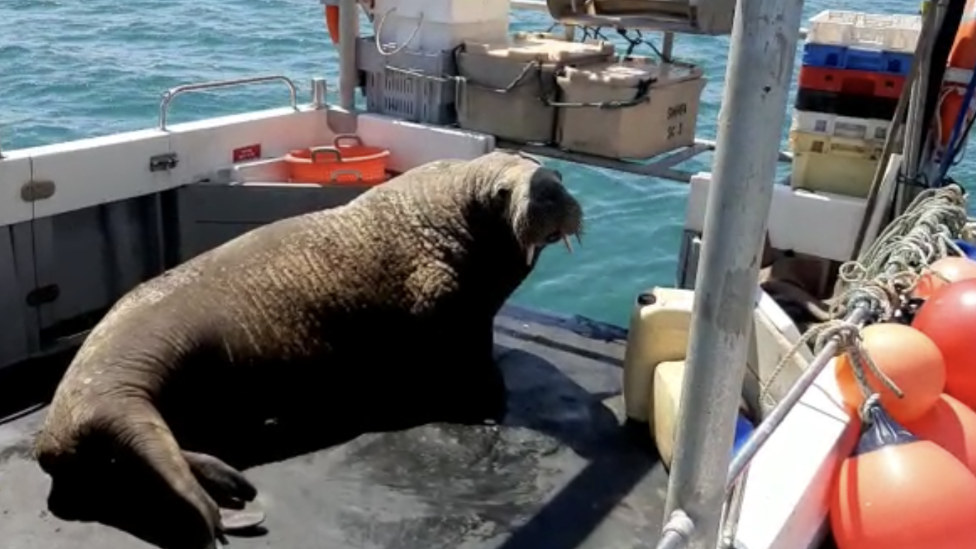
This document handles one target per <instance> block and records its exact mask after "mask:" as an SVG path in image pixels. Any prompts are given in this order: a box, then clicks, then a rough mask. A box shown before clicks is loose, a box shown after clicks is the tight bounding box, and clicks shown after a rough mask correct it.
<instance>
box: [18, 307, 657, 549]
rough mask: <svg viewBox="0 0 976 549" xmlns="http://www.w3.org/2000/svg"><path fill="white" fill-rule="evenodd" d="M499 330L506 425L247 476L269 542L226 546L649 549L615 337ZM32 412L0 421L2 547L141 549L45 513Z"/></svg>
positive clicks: (645, 466)
mask: <svg viewBox="0 0 976 549" xmlns="http://www.w3.org/2000/svg"><path fill="white" fill-rule="evenodd" d="M496 326H497V327H496V343H497V357H498V360H499V362H500V364H501V366H502V368H503V370H504V372H505V376H506V384H507V386H508V388H509V393H510V396H509V415H508V418H507V419H506V421H505V424H504V425H501V426H497V427H491V426H477V427H475V426H451V425H428V426H423V427H418V428H414V429H410V430H407V431H400V432H392V433H380V434H370V435H364V436H361V437H359V438H357V439H355V440H353V441H352V442H349V443H347V444H344V445H342V446H338V447H333V448H331V449H328V450H322V451H319V452H317V453H313V454H307V455H303V456H300V457H296V458H293V459H289V460H286V461H281V462H278V463H272V464H268V465H263V466H260V467H256V468H253V469H250V470H248V471H247V475H248V476H249V478H251V479H252V480H253V481H254V483H255V484H256V485H257V486H258V488H259V489H260V490H261V492H262V493H261V495H260V496H259V502H260V504H261V505H262V506H263V507H264V508H265V509H266V511H267V516H268V518H267V521H266V522H265V526H266V528H267V531H266V532H265V533H263V534H262V535H258V536H255V537H250V538H240V537H235V538H231V539H230V544H231V547H234V548H239V549H250V548H257V547H262V548H264V547H273V548H274V549H310V548H320V549H331V548H336V549H380V548H383V549H386V548H389V549H394V548H396V549H413V548H416V549H438V548H444V549H447V548H451V549H460V548H463V549H482V548H484V549H488V548H499V549H501V548H504V549H569V548H577V547H579V548H594V549H596V548H600V549H615V548H626V549H630V548H638V547H653V546H654V544H655V543H656V540H657V537H658V533H659V531H660V526H661V517H662V513H663V503H664V496H665V491H666V488H667V476H666V474H665V472H664V470H663V468H662V466H661V465H660V464H659V463H658V461H657V457H656V456H655V455H654V454H653V451H651V450H648V449H647V447H646V446H645V445H641V444H640V443H639V442H638V441H637V440H636V439H637V438H639V437H635V436H634V435H633V434H630V435H628V434H627V433H625V430H624V429H623V428H622V427H621V417H622V414H621V412H620V409H621V408H622V406H621V405H622V401H621V397H620V392H621V378H622V369H621V368H622V358H623V349H624V341H623V339H622V338H623V337H624V334H623V333H622V331H621V330H619V329H615V328H612V327H609V326H606V325H602V324H598V323H593V322H589V321H585V320H582V319H556V318H553V317H546V316H542V315H538V314H535V313H529V312H527V311H524V310H519V309H509V310H507V312H506V314H505V315H503V316H501V317H499V320H498V323H497V325H496ZM8 387H9V385H8ZM2 392H4V393H6V391H2ZM42 414H43V411H38V412H35V413H33V414H29V415H26V416H24V417H21V418H19V419H16V420H13V421H11V422H9V423H6V424H4V425H0V540H2V542H0V545H2V546H3V547H4V549H75V548H88V547H91V548H97V549H130V548H131V549H139V548H148V547H152V546H151V545H149V544H147V543H146V542H144V541H141V540H139V539H137V538H136V537H134V536H132V535H129V534H126V533H123V532H121V531H119V530H116V529H114V528H111V527H107V526H103V525H100V524H94V523H81V522H65V521H62V520H60V519H57V518H55V517H53V516H52V515H51V514H50V513H49V512H48V511H47V505H46V497H47V492H48V488H49V481H48V478H47V477H46V476H45V475H44V474H43V473H42V472H41V470H40V468H39V467H38V466H37V465H36V463H33V462H32V461H30V458H29V447H30V446H29V445H30V441H31V439H32V435H33V433H34V432H35V430H36V429H37V427H38V426H39V424H40V420H41V418H42V417H43V415H42ZM160 520H163V518H162V517H160Z"/></svg>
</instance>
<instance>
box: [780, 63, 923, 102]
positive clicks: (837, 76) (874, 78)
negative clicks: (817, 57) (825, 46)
mask: <svg viewBox="0 0 976 549" xmlns="http://www.w3.org/2000/svg"><path fill="white" fill-rule="evenodd" d="M799 84H800V87H801V88H806V89H810V90H818V91H825V92H833V93H842V94H845V95H862V96H864V95H867V96H872V97H887V98H892V99H897V98H898V97H900V96H901V90H902V89H903V88H904V87H905V77H904V76H898V75H894V74H887V73H879V72H870V71H855V70H849V69H826V68H823V67H811V66H809V65H804V66H802V67H800V82H799Z"/></svg>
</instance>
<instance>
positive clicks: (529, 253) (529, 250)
mask: <svg viewBox="0 0 976 549" xmlns="http://www.w3.org/2000/svg"><path fill="white" fill-rule="evenodd" d="M534 258H535V246H534V245H532V244H529V245H528V246H527V247H526V248H525V264H526V265H529V266H530V267H531V266H532V259H534Z"/></svg>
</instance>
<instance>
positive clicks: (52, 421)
mask: <svg viewBox="0 0 976 549" xmlns="http://www.w3.org/2000/svg"><path fill="white" fill-rule="evenodd" d="M581 230H582V211H581V209H580V206H579V204H578V203H577V202H576V201H575V199H573V198H572V197H571V196H570V195H569V194H568V192H567V191H566V190H565V189H564V188H563V186H562V185H561V178H560V176H559V174H558V173H557V172H553V171H551V170H548V169H545V168H543V167H540V166H538V165H537V164H536V163H534V162H532V161H530V160H527V159H525V158H522V157H520V156H516V155H512V154H506V153H492V154H489V155H486V156H484V157H481V158H479V159H476V160H474V161H469V162H468V161H442V162H434V163H431V164H428V165H425V166H421V167H419V168H417V169H415V170H412V171H409V172H407V173H405V174H403V175H402V176H400V177H398V178H396V179H394V180H393V181H391V182H389V183H387V184H385V185H383V186H380V187H377V188H375V189H372V190H370V191H368V192H366V193H364V194H363V195H362V196H360V197H359V198H357V199H355V200H354V201H352V202H350V203H349V204H347V205H345V206H342V207H339V208H335V209H332V210H326V211H321V212H315V213H311V214H306V215H302V216H298V217H293V218H289V219H285V220H281V221H278V222H276V223H273V224H270V225H267V226H264V227H261V228H258V229H255V230H253V231H251V232H249V233H247V234H245V235H242V236H241V237H238V238H236V239H234V240H232V241H230V242H228V243H226V244H224V245H222V246H220V247H218V248H215V249H213V250H211V251H209V252H207V253H204V254H202V255H200V256H198V257H196V258H194V259H192V260H190V261H188V262H187V263H185V264H183V265H180V266H178V267H176V268H174V269H172V270H171V271H168V272H167V273H164V274H163V275H161V276H159V277H157V278H155V279H153V280H150V281H148V282H145V283H143V284H141V285H140V286H138V287H136V288H135V289H134V290H132V291H131V292H130V293H129V294H127V295H126V296H124V297H123V298H122V299H121V300H120V301H119V302H118V303H117V304H116V305H115V306H114V307H113V308H112V310H111V311H109V313H108V314H107V315H106V316H105V318H104V319H103V320H102V321H101V322H100V323H99V324H98V325H97V326H96V327H95V329H94V330H93V331H92V333H91V335H90V336H89V337H88V338H87V340H86V341H85V343H84V345H83V346H82V348H81V349H80V350H79V352H78V354H77V356H76V357H75V359H74V361H73V362H72V364H71V365H70V366H69V368H68V370H67V372H66V373H65V375H64V378H63V379H62V381H61V384H60V385H59V386H58V389H57V391H56V394H55V396H54V399H53V401H52V404H51V407H50V410H49V412H48V416H47V418H46V421H45V424H44V426H43V428H42V430H41V432H40V433H39V435H38V438H37V440H36V446H35V454H36V457H37V459H38V463H39V464H40V466H41V467H42V468H43V469H44V470H45V471H46V472H47V473H48V474H49V475H50V476H51V477H52V479H53V481H54V485H55V486H57V484H58V482H66V483H70V482H71V480H72V479H73V478H78V477H81V476H84V475H86V474H88V473H90V471H91V468H90V465H91V464H92V463H94V462H98V461H104V460H107V459H131V460H134V461H136V462H138V463H140V464H143V465H145V466H146V467H147V468H148V469H150V470H151V471H152V472H153V473H155V475H156V476H157V477H158V478H159V479H161V480H162V481H163V482H164V483H165V484H166V485H167V486H168V487H169V488H170V489H171V490H172V491H173V492H174V493H175V494H176V495H177V496H178V497H179V498H180V499H181V501H183V502H184V503H185V504H186V505H188V506H189V507H190V508H192V510H193V511H194V513H193V514H195V515H198V516H199V521H198V523H197V524H194V525H189V524H188V525H181V527H183V528H186V529H187V531H188V532H189V534H188V543H187V547H188V548H190V546H192V547H204V546H209V545H211V544H212V543H213V540H214V538H215V535H218V534H219V531H220V528H221V525H220V515H219V507H231V508H233V507H240V506H241V505H243V502H246V501H249V500H251V499H253V498H254V497H255V496H256V494H257V490H256V489H255V487H254V486H252V485H251V484H250V483H249V482H248V481H247V479H246V478H244V476H243V475H242V474H241V473H240V472H238V471H237V470H236V469H234V468H232V467H231V466H229V465H227V464H226V463H224V462H222V461H221V460H220V459H218V458H216V457H213V456H211V455H209V454H207V453H205V452H199V451H198V450H200V449H201V448H204V449H205V446H206V445H205V442H206V438H207V433H210V434H213V433H216V432H218V431H222V430H227V429H230V430H231V431H233V429H237V431H233V432H234V433H236V434H240V435H246V433H247V432H248V429H251V428H254V427H255V426H257V425H259V424H260V423H261V422H262V421H264V420H265V419H266V418H267V417H269V416H273V417H280V418H288V417H289V416H292V417H297V416H301V415H302V414H309V413H311V412H312V411H314V410H315V408H314V407H313V404H312V403H314V402H319V401H322V402H326V401H329V399H335V398H338V397H341V396H343V395H345V394H346V393H348V392H349V391H350V387H358V388H359V390H361V391H362V392H363V393H364V394H363V399H364V400H366V399H373V400H381V401H385V402H387V406H392V407H396V406H404V407H410V406H415V407H416V406H419V407H423V406H429V407H431V408H432V413H433V408H434V407H436V406H437V405H445V401H448V400H451V399H454V400H456V401H457V402H451V403H450V404H452V405H453V404H457V405H460V404H462V403H463V404H465V405H466V409H470V410H471V412H470V413H471V414H472V415H474V416H482V417H487V416H490V415H495V414H498V413H503V408H501V409H499V406H502V407H503V406H504V404H503V402H504V383H503V381H502V379H501V377H500V373H499V372H498V371H497V369H496V368H495V366H494V364H493V362H492V343H493V342H492V321H493V318H494V316H495V314H496V313H497V312H498V310H499V309H500V307H501V306H502V305H503V303H504V302H505V300H506V299H507V298H508V297H509V296H510V295H511V294H512V292H514V290H515V289H516V288H517V287H518V286H519V284H521V282H522V281H523V280H524V278H525V277H526V276H527V275H528V274H529V273H530V271H531V269H532V268H533V266H534V264H535V261H536V260H537V259H538V252H539V250H541V249H542V248H544V247H545V246H546V245H548V244H551V243H553V242H556V241H558V240H560V239H565V237H566V236H569V235H576V236H577V237H578V236H579V234H580V233H581ZM567 245H568V244H567ZM438 379H439V380H441V384H442V385H449V384H454V385H455V386H456V387H457V386H458V385H460V384H463V385H461V386H462V387H470V388H472V389H471V390H469V391H464V390H458V391H457V392H456V394H455V395H454V396H452V395H451V394H440V393H439V394H438V395H436V397H437V398H436V399H430V398H418V397H417V396H416V395H410V394H406V392H407V389H408V388H410V387H419V386H421V385H422V384H424V383H428V382H433V381H434V380H438ZM499 392H500V393H501V396H499ZM316 395H318V397H319V400H318V401H316ZM427 396H434V395H427ZM347 398H349V399H352V398H354V397H352V396H348V395H347ZM327 405H328V404H324V405H323V406H327ZM374 413H382V412H374ZM387 413H396V410H388V411H387ZM320 419H321V418H320ZM232 424H233V425H234V427H233V428H230V427H228V426H229V425H232ZM201 432H202V433H204V434H203V435H202V437H200V438H194V435H193V434H194V433H197V434H199V433H201ZM53 489H54V488H52V491H53ZM52 493H53V492H52Z"/></svg>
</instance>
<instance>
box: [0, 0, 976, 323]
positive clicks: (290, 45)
mask: <svg viewBox="0 0 976 549" xmlns="http://www.w3.org/2000/svg"><path fill="white" fill-rule="evenodd" d="M827 8H836V9H850V10H866V11H883V12H887V13H914V12H915V11H916V10H917V8H918V3H917V2H915V1H907V0H893V1H892V2H891V3H876V2H875V3H871V2H867V1H865V0H851V1H849V2H846V3H843V2H830V1H824V0H815V1H810V2H807V5H806V8H805V10H804V22H806V20H807V19H808V18H809V17H810V16H812V15H815V14H816V13H818V12H819V11H821V10H823V9H827ZM513 18H514V19H513V21H514V29H515V30H545V29H546V28H547V27H548V26H549V23H550V21H549V19H548V16H547V15H546V14H543V13H531V12H524V11H523V12H515V13H514V15H513ZM647 34H648V36H650V37H653V38H657V36H656V35H654V34H653V33H647ZM615 35H616V33H615V32H613V31H612V30H611V31H609V32H607V36H608V37H612V38H615V39H616V36H615ZM615 41H616V42H617V43H618V44H619V45H620V46H621V47H623V46H624V45H625V43H624V42H622V41H621V40H619V39H616V40H615ZM728 44H729V40H728V38H727V37H716V38H713V37H693V36H678V37H677V40H676V46H675V48H676V49H675V53H676V56H677V57H678V58H680V59H684V60H688V61H691V62H694V63H698V64H700V65H702V66H703V67H704V69H705V73H706V77H707V78H708V85H707V86H706V88H705V91H704V93H703V94H702V107H701V112H700V115H699V125H698V128H699V136H700V137H702V138H708V139H714V138H715V120H716V118H717V116H718V107H719V103H720V101H721V98H722V84H723V80H724V78H725V59H726V56H727V54H728ZM638 53H642V54H652V53H651V50H650V49H643V50H638ZM337 62H338V58H337V54H336V50H335V48H334V47H333V45H332V43H331V42H330V40H329V38H328V36H327V34H326V32H325V26H324V23H323V18H322V7H321V6H320V5H319V3H318V1H317V0H168V1H166V2H159V1H156V0H86V1H85V2H76V1H72V0H3V1H2V2H0V146H2V148H4V149H13V148H22V147H31V146H35V145H44V144H50V143H57V142H61V141H66V140H72V139H80V138H85V137H94V136H99V135H106V134H111V133H116V132H123V131H129V130H136V129H142V128H148V127H152V126H154V125H155V124H156V121H157V116H158V107H159V99H160V94H161V93H162V92H163V90H165V89H167V88H170V87H173V86H177V85H180V84H188V83H194V82H204V81H208V80H220V79H228V78H240V77H246V76H255V75H265V74H284V75H286V76H289V77H291V78H292V79H294V80H295V81H296V82H299V83H304V82H308V80H309V78H311V77H313V76H324V77H326V78H327V79H329V81H330V84H331V85H332V87H333V89H334V88H335V87H336V82H337V81H338V80H337V79H338V65H337ZM796 64H797V67H798V66H799V60H797V63H796ZM794 87H795V86H794ZM332 99H334V95H333V96H332ZM287 100H288V96H287V93H286V91H285V90H284V88H283V87H282V86H281V85H280V83H277V84H276V83H272V84H267V85H262V86H252V87H245V88H238V89H227V90H218V91H215V92H204V93H196V94H187V95H184V96H181V97H180V98H178V99H177V100H176V101H174V102H173V104H172V106H171V110H170V112H171V115H170V122H171V123H178V122H185V121H190V120H197V119H201V118H207V117H214V116H221V115H226V114H233V113H240V112H245V111H249V110H255V109H264V108H271V107H278V106H284V105H286V104H287ZM789 101H790V104H792V101H793V97H792V94H791V96H790V99H789ZM788 124H789V119H788V118H787V121H786V125H785V126H784V128H783V137H784V147H785V137H786V133H787V126H788ZM743 137H744V138H748V137H747V136H743ZM711 161H712V156H711V155H710V154H706V155H702V156H700V157H699V158H697V159H696V160H694V161H691V162H688V163H686V164H684V165H683V166H682V168H683V169H686V170H689V171H691V172H697V171H701V170H704V171H707V170H709V168H710V165H711ZM552 164H553V165H555V166H556V167H557V168H558V169H559V170H560V171H562V172H563V174H564V175H565V177H566V182H567V184H568V185H569V187H570V188H571V189H572V191H573V192H574V193H575V194H576V195H577V196H578V197H579V199H580V200H581V202H582V203H583V206H584V208H585V210H586V234H585V236H584V239H583V246H582V247H581V248H579V247H578V249H577V251H576V253H574V254H573V255H572V256H570V255H569V254H568V253H567V252H566V251H565V249H564V248H563V247H562V246H554V247H552V249H549V250H546V251H545V252H544V253H543V255H542V259H541V261H540V263H539V266H538V268H537V270H536V272H535V273H534V274H533V275H532V277H531V278H530V280H529V281H527V282H526V284H525V285H524V286H523V287H522V288H521V289H520V290H519V292H518V293H517V295H516V296H515V301H516V302H517V303H519V304H522V305H528V306H533V307H540V308H544V309H548V310H551V311H556V312H560V313H565V314H580V315H584V316H589V317H592V318H595V319H599V320H605V321H610V322H614V323H618V324H623V323H626V321H627V317H628V315H629V312H630V308H631V304H632V301H633V299H634V296H635V295H636V294H637V293H638V292H640V291H641V290H643V289H645V288H649V287H652V286H655V285H673V284H674V280H675V273H676V268H677V252H678V242H679V238H680V235H681V225H682V221H683V218H684V215H685V206H686V202H687V193H688V189H687V186H686V185H685V184H682V183H675V182H670V181H663V180H655V179H650V178H646V177H639V176H633V175H627V174H617V173H612V172H609V171H606V170H600V169H595V168H588V167H584V166H577V165H574V164H566V163H561V162H552ZM784 168H785V166H784ZM974 172H976V165H974V164H973V162H972V160H971V159H966V160H964V161H963V163H962V164H961V165H960V166H957V167H956V168H955V169H954V171H953V172H952V173H953V175H954V176H955V177H956V178H957V179H959V180H960V181H963V182H965V183H971V181H972V176H973V175H974Z"/></svg>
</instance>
